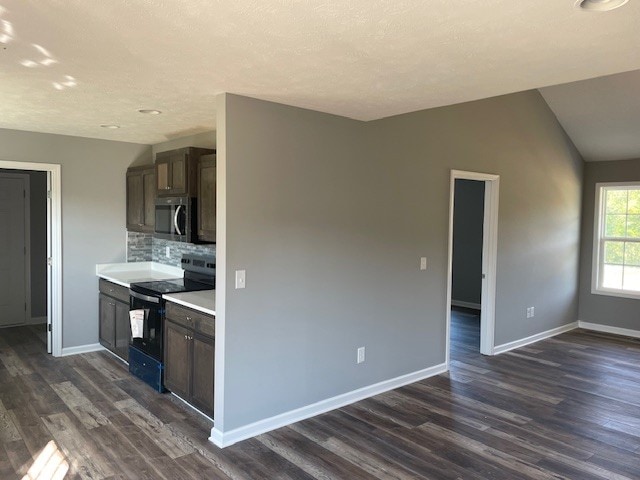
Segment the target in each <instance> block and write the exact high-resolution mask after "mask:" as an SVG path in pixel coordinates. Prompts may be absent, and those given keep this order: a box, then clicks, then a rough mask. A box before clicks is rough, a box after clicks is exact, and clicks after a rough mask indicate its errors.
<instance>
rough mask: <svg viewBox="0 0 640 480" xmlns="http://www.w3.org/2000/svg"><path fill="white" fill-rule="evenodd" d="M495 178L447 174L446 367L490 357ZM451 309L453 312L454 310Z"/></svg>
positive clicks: (496, 179)
mask: <svg viewBox="0 0 640 480" xmlns="http://www.w3.org/2000/svg"><path fill="white" fill-rule="evenodd" d="M499 182H500V177H499V176H498V175H492V174H485V173H477V172H465V171H460V170H452V171H451V185H450V203H449V262H448V282H447V319H446V322H447V349H446V363H447V366H449V365H450V363H451V352H452V342H453V343H454V346H455V351H456V353H457V352H460V354H464V352H471V353H473V352H477V351H479V352H480V353H482V354H483V355H493V354H494V331H495V296H496V257H497V233H498V232H497V230H498V193H499ZM452 308H453V310H452Z"/></svg>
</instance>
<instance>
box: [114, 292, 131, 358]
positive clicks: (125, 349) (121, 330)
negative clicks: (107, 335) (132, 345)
mask: <svg viewBox="0 0 640 480" xmlns="http://www.w3.org/2000/svg"><path fill="white" fill-rule="evenodd" d="M115 304H116V306H115V334H114V337H115V348H114V353H115V354H116V355H118V356H119V357H121V358H124V359H125V360H127V361H128V360H129V342H130V341H131V323H130V322H129V304H127V303H124V302H115Z"/></svg>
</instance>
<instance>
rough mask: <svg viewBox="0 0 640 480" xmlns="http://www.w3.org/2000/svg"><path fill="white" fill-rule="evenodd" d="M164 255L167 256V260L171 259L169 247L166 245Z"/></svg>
mask: <svg viewBox="0 0 640 480" xmlns="http://www.w3.org/2000/svg"><path fill="white" fill-rule="evenodd" d="M164 254H165V255H166V256H167V258H171V247H169V246H168V245H167V248H166V249H165V251H164Z"/></svg>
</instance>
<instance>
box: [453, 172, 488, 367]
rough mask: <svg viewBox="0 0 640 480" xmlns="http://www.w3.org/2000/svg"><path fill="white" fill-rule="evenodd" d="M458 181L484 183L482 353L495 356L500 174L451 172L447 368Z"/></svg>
mask: <svg viewBox="0 0 640 480" xmlns="http://www.w3.org/2000/svg"><path fill="white" fill-rule="evenodd" d="M456 180H477V181H481V182H484V186H485V188H484V219H483V231H482V275H483V278H482V298H481V303H480V304H481V310H480V353H482V354H483V355H494V354H495V352H494V347H495V320H496V319H495V313H496V272H497V258H498V200H499V193H500V175H495V174H489V173H479V172H468V171H463V170H451V176H450V188H449V244H448V262H447V299H446V305H447V313H446V322H447V329H446V335H447V348H446V364H447V369H448V368H449V364H450V361H451V292H452V277H453V216H454V200H455V187H456Z"/></svg>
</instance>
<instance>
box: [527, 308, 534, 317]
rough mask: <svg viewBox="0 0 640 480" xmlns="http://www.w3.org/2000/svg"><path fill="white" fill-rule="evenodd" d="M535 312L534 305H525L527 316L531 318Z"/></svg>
mask: <svg viewBox="0 0 640 480" xmlns="http://www.w3.org/2000/svg"><path fill="white" fill-rule="evenodd" d="M535 314H536V310H535V307H527V318H533V317H534V316H535Z"/></svg>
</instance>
